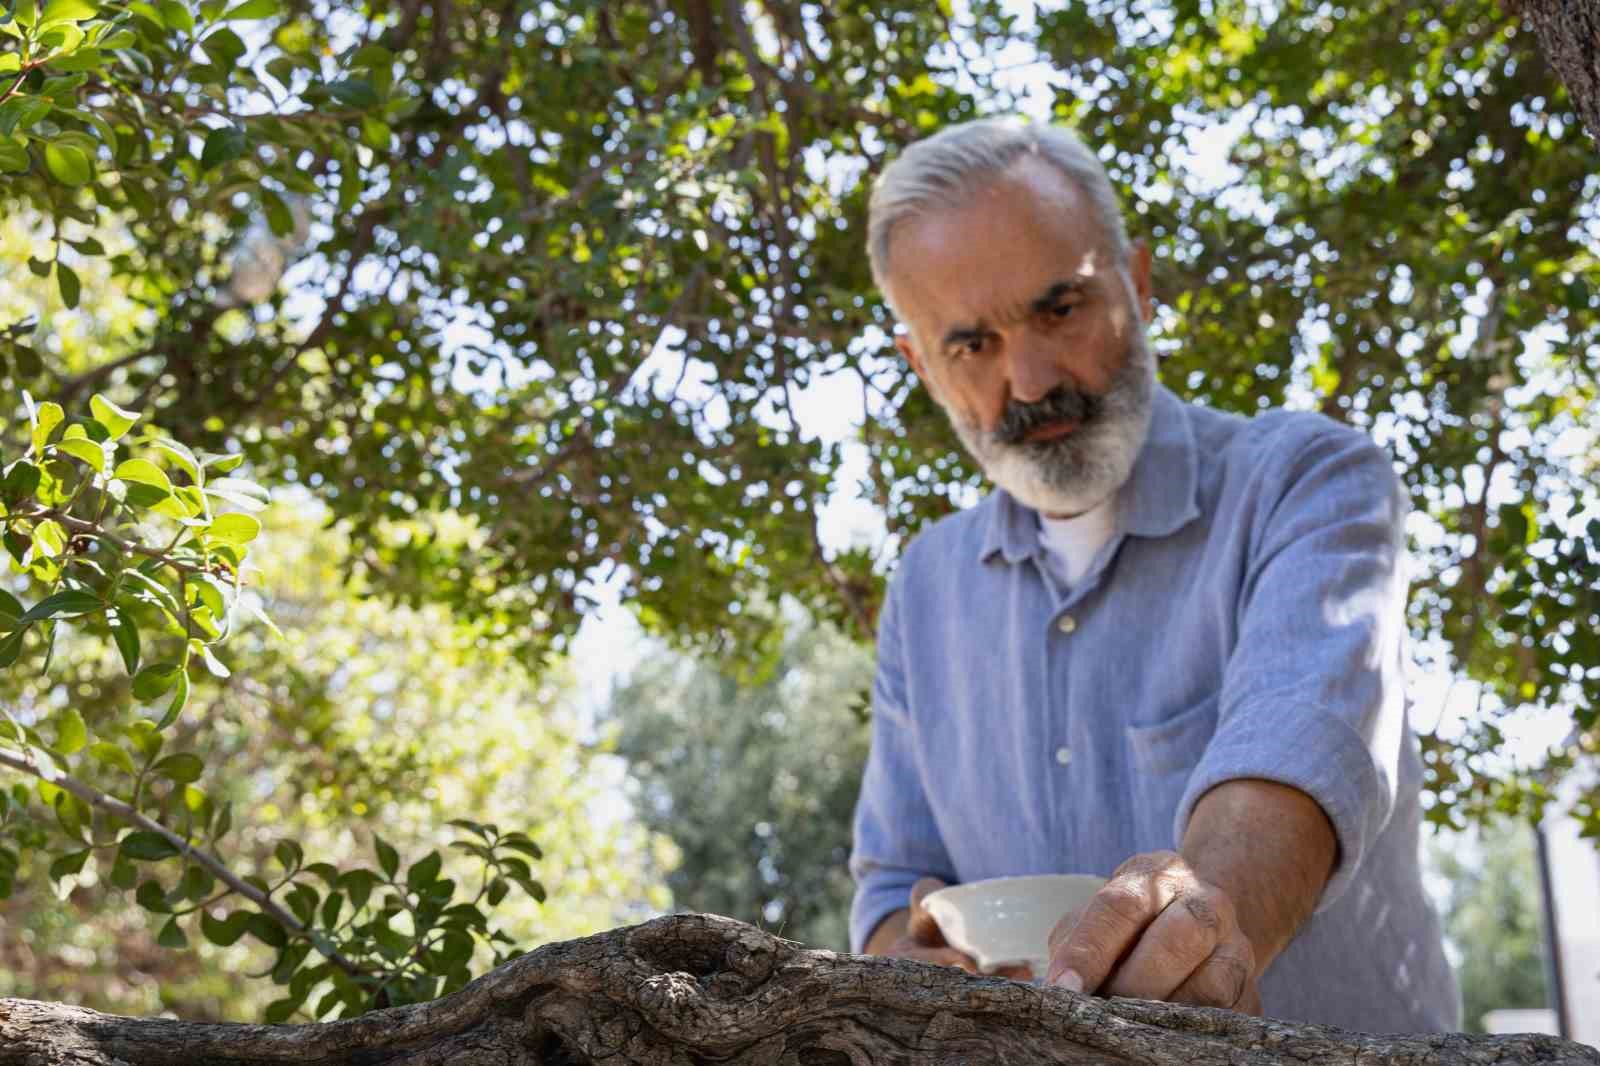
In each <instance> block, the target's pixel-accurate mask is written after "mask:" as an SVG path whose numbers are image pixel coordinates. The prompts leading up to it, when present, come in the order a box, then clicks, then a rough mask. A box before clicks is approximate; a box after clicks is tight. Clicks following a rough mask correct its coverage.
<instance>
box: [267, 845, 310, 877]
mask: <svg viewBox="0 0 1600 1066" xmlns="http://www.w3.org/2000/svg"><path fill="white" fill-rule="evenodd" d="M272 855H273V857H274V858H276V859H277V860H278V864H279V865H280V866H282V867H283V869H284V872H285V873H289V874H293V873H296V872H298V871H299V869H300V867H301V865H302V864H303V863H304V862H305V858H306V854H305V850H304V849H303V848H301V847H300V845H299V844H296V843H295V842H294V841H292V840H280V841H278V846H277V847H276V848H274V849H273V850H272Z"/></svg>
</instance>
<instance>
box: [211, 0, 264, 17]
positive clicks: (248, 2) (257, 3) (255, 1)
mask: <svg viewBox="0 0 1600 1066" xmlns="http://www.w3.org/2000/svg"><path fill="white" fill-rule="evenodd" d="M277 13H278V0H244V3H242V4H235V5H234V6H233V7H230V8H229V9H228V10H227V12H226V13H224V14H223V16H222V18H221V19H220V20H218V21H221V22H248V21H250V20H252V19H269V18H272V16H274V15H276V14H277Z"/></svg>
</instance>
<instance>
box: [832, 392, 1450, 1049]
mask: <svg viewBox="0 0 1600 1066" xmlns="http://www.w3.org/2000/svg"><path fill="white" fill-rule="evenodd" d="M1153 402H1154V408H1153V415H1152V420H1151V429H1150V436H1149V438H1148V440H1147V441H1146V444H1145V446H1144V449H1143V450H1142V451H1141V453H1140V455H1139V458H1138V461H1137V462H1136V464H1135V466H1134V470H1133V473H1132V475H1131V476H1130V478H1129V480H1128V482H1127V483H1126V484H1125V485H1124V486H1123V488H1122V490H1121V491H1120V492H1119V494H1118V498H1117V522H1116V532H1115V533H1114V534H1113V535H1112V537H1111V539H1110V541H1108V542H1107V543H1106V545H1105V546H1104V547H1103V548H1102V549H1101V550H1100V552H1099V554H1098V555H1097V556H1096V557H1095V559H1094V561H1093V562H1092V563H1091V564H1090V566H1089V570H1088V572H1087V573H1086V574H1085V575H1084V577H1083V578H1082V579H1081V580H1080V581H1079V582H1078V583H1077V584H1076V585H1075V586H1074V587H1072V588H1062V587H1060V586H1059V585H1057V583H1056V581H1055V579H1054V577H1053V576H1052V574H1051V572H1050V571H1049V569H1048V568H1047V567H1046V566H1045V565H1044V564H1045V559H1044V554H1043V548H1042V547H1041V545H1040V543H1039V531H1038V521H1037V515H1036V513H1035V512H1033V511H1032V510H1029V509H1028V508H1026V507H1024V506H1022V505H1021V504H1019V503H1017V502H1016V501H1015V500H1014V499H1012V498H1011V497H1010V496H1009V495H1008V494H1007V493H1005V492H1004V491H999V490H997V491H995V492H993V493H991V494H990V495H989V496H988V497H986V498H985V499H984V500H983V502H982V503H980V504H979V505H978V506H976V507H974V508H972V509H970V510H967V511H964V512H962V513H959V514H956V515H952V516H950V517H948V518H945V519H942V520H940V521H939V522H936V523H934V524H933V525H932V526H931V527H929V528H928V529H926V530H925V531H923V532H922V533H921V534H920V535H919V536H917V537H916V538H915V539H914V540H913V541H912V542H911V544H910V545H909V546H908V547H907V549H906V551H905V553H904V556H903V557H902V559H901V561H900V564H899V567H898V569H897V570H896V572H895V575H894V577H893V579H892V581H891V582H890V587H889V593H888V598H887V601H886V603H885V605H884V608H883V612H882V617H881V620H880V625H879V635H878V673H877V679H876V682H875V685H874V692H873V726H872V749H871V755H870V757H869V759H868V762H867V768H866V775H865V778H864V780H863V782H862V788H861V796H860V800H859V802H858V805H857V809H856V819H855V840H854V847H853V852H852V855H851V860H850V869H851V872H852V874H853V875H854V876H855V878H856V885H857V888H856V896H855V901H854V905H853V907H852V910H851V919H850V936H851V943H852V946H853V948H854V949H855V950H857V951H860V950H861V949H862V947H863V946H864V945H865V943H866V940H867V937H868V936H869V935H870V934H871V932H872V930H873V929H874V928H876V926H877V925H878V923H879V922H880V921H882V920H883V919H884V918H885V917H887V916H888V915H889V914H890V913H891V912H892V911H895V910H897V909H899V908H901V907H904V906H906V905H907V899H908V895H909V892H910V889H911V886H912V884H913V883H914V882H915V881H916V880H917V879H918V878H920V877H924V876H935V877H940V878H943V879H945V880H947V881H950V882H952V883H955V882H965V881H976V880H979V879H981V878H986V877H1000V876H1008V875H1015V874H1030V873H1054V872H1084V873H1095V874H1100V875H1102V876H1109V875H1110V874H1111V872H1112V871H1113V870H1114V869H1115V868H1116V867H1117V866H1118V865H1120V864H1121V863H1122V862H1123V861H1124V860H1125V859H1127V858H1128V857H1129V856H1131V855H1134V854H1137V853H1139V852H1146V851H1155V850H1161V849H1174V850H1175V849H1176V848H1177V847H1178V845H1179V844H1180V842H1181V841H1182V839H1183V834H1184V829H1185V827H1186V825H1187V824H1188V820H1189V817H1190V815H1191V814H1192V812H1193V810H1194V807H1195V804H1196V803H1197V802H1198V801H1199V799H1200V797H1201V796H1203V795H1204V794H1205V793H1206V791H1207V790H1208V789H1210V788H1212V787H1213V786H1215V785H1218V784H1221V783H1222V782H1224V781H1228V780H1232V779H1236V778H1265V779H1267V780H1271V781H1278V782H1281V783H1283V784H1286V785H1290V786H1293V787H1294V788H1297V789H1299V790H1301V791H1303V792H1305V793H1306V794H1307V795H1309V796H1311V797H1312V798H1313V799H1315V800H1316V801H1317V802H1318V803H1319V804H1320V805H1321V807H1322V809H1323V810H1324V811H1325V812H1326V813H1327V815H1328V818H1329V820H1330V821H1331V822H1332V824H1333V827H1334V830H1335V832H1336V833H1337V835H1338V841H1339V859H1338V863H1337V866H1336V868H1335V870H1334V873H1333V876H1332V878H1331V880H1330V881H1329V883H1328V884H1327V886H1326V888H1325V889H1324V890H1323V893H1322V896H1321V898H1320V900H1319V901H1318V904H1317V907H1316V910H1315V913H1314V914H1313V916H1312V917H1311V919H1310V920H1309V921H1308V922H1307V923H1306V925H1305V926H1304V927H1303V928H1302V929H1301V931H1300V933H1299V934H1298V935H1297V936H1296V937H1295V939H1294V940H1293V941H1292V942H1291V943H1290V944H1289V946H1288V947H1287V948H1286V949H1285V950H1284V951H1283V952H1282V954H1280V955H1279V956H1278V958H1277V959H1276V960H1274V961H1273V963H1272V965H1271V966H1270V967H1269V968H1268V970H1267V971H1266V973H1265V975H1264V976H1263V977H1262V981H1261V997H1262V1003H1263V1006H1264V1009H1265V1011H1266V1013H1267V1014H1268V1015H1269V1016H1272V1017H1278V1018H1285V1019H1296V1020H1303V1021H1310V1022H1321V1023H1325V1024H1332V1025H1340V1026H1344V1027H1346V1028H1350V1029H1357V1030H1362V1031H1366V1032H1427V1031H1444V1030H1449V1029H1453V1028H1454V1027H1455V1026H1456V1024H1457V1017H1458V1015H1459V1013H1460V1007H1459V995H1458V992H1457V989H1456V983H1455V978H1454V975H1453V974H1452V972H1451V969H1450V966H1449V963H1448V961H1447V960H1446V958H1445V955H1444V950H1443V943H1442V938H1441V934H1440V928H1439V923H1438V919H1437V917H1436V915H1435V914H1434V911H1433V908H1432V906H1431V905H1430V904H1429V902H1428V899H1427V897H1426V896H1425V895H1424V892H1423V888H1422V883H1421V875H1420V870H1419V861H1418V829H1419V824H1420V815H1421V812H1420V806H1419V802H1418V790H1419V785H1420V781H1421V769H1422V767H1421V761H1420V759H1419V757H1418V751H1417V743H1416V738H1415V737H1414V735H1413V734H1412V732H1411V729H1410V726H1409V724H1408V722H1407V714H1406V704H1405V697H1404V684H1403V679H1402V674H1401V669H1402V666H1401V663H1402V659H1401V656H1402V641H1403V638H1404V633H1405V592H1406V578H1405V574H1404V547H1403V543H1404V542H1403V535H1402V523H1403V519H1404V516H1405V511H1406V504H1405V498H1404V495H1403V492H1402V490H1401V488H1400V486H1399V483H1398V481H1397V479H1396V478H1395V476H1394V471H1393V469H1392V468H1391V465H1390V461H1389V459H1388V457H1387V456H1386V455H1385V454H1384V452H1383V451H1382V450H1381V449H1379V448H1378V447H1377V446H1376V445H1375V444H1373V442H1372V441H1371V440H1369V439H1368V438H1367V437H1366V436H1364V435H1363V434H1361V433H1359V432H1356V431H1354V430H1352V429H1349V428H1347V427H1344V426H1341V425H1339V424H1338V423H1336V422H1334V421H1332V420H1330V419H1327V418H1324V417H1322V416H1320V415H1314V414H1306V413H1293V412H1287V411H1271V412H1268V413H1264V414H1261V415H1258V416H1256V417H1255V418H1250V419H1246V418H1241V417H1239V416H1236V415H1232V414H1225V413H1222V412H1218V411H1215V410H1212V409H1209V408H1204V407H1199V406H1195V405H1191V404H1185V403H1183V402H1181V401H1180V400H1178V398H1177V397H1176V396H1174V395H1173V394H1172V393H1171V392H1169V391H1168V390H1167V389H1165V388H1162V387H1158V388H1157V390H1156V395H1155V397H1154V401H1153Z"/></svg>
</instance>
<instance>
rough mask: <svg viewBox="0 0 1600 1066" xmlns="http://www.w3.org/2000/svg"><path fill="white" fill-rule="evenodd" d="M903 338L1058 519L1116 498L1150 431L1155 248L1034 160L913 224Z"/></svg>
mask: <svg viewBox="0 0 1600 1066" xmlns="http://www.w3.org/2000/svg"><path fill="white" fill-rule="evenodd" d="M890 257H891V268H890V276H889V279H888V283H889V284H888V287H889V289H890V290H891V296H892V297H893V299H894V301H895V303H896V305H897V307H898V308H899V311H900V314H901V316H902V318H903V320H904V322H905V325H906V328H907V335H906V336H902V337H898V338H896V344H897V345H898V346H899V348H900V351H901V352H902V353H903V354H904V355H905V357H906V359H907V360H908V361H909V362H910V363H911V366H912V368H913V369H915V370H916V372H917V376H918V377H920V378H921V379H922V381H923V384H924V385H926V386H927V388H928V389H929V391H930V392H931V393H932V394H933V397H934V399H935V400H936V401H938V403H939V405H940V406H941V407H943V408H944V409H945V412H946V413H947V414H948V415H949V416H950V420H951V423H952V425H954V427H955V429H956V433H957V434H958V435H959V436H960V437H961V440H962V443H963V444H965V445H966V447H967V450H968V451H970V452H971V453H972V455H973V457H974V458H976V459H977V460H978V463H979V464H980V465H981V466H982V467H983V470H984V472H985V473H986V474H987V475H988V476H989V479H990V480H991V481H993V482H994V483H995V484H997V485H999V486H1000V487H1002V488H1004V489H1006V490H1007V491H1008V492H1010V493H1011V494H1012V495H1013V496H1015V497H1016V498H1017V499H1018V500H1020V501H1021V502H1022V503H1024V504H1026V505H1027V506H1030V507H1033V508H1035V509H1037V510H1040V511H1043V512H1045V513H1046V514H1053V515H1054V514H1077V513H1080V512H1082V511H1085V510H1088V509H1089V508H1091V507H1093V506H1094V505H1095V504H1097V503H1099V502H1101V501H1102V500H1104V499H1106V498H1107V497H1108V496H1110V495H1111V494H1112V493H1113V492H1115V491H1116V490H1117V488H1118V486H1120V485H1121V484H1122V483H1123V482H1124V481H1125V480H1126V479H1127V477H1128V474H1129V472H1131V470H1132V469H1133V462H1134V460H1135V459H1136V458H1137V456H1138V452H1139V449H1140V447H1142V446H1143V443H1144V437H1145V433H1146V431H1147V429H1148V427H1149V418H1150V397H1151V392H1152V390H1153V387H1154V373H1155V361H1154V359H1153V357H1152V354H1151V352H1150V349H1149V346H1148V343H1147V340H1146V337H1145V323H1146V322H1147V321H1148V320H1149V317H1150V253H1149V250H1148V248H1146V247H1145V246H1144V245H1143V244H1142V243H1140V244H1136V245H1134V247H1133V248H1132V249H1131V250H1130V251H1129V252H1128V253H1127V255H1126V256H1125V257H1123V256H1118V255H1117V254H1116V252H1115V250H1114V245H1113V243H1112V239H1111V237H1110V236H1109V235H1108V234H1106V233H1104V232H1103V231H1102V229H1101V227H1100V225H1099V223H1098V222H1097V221H1096V220H1095V218H1094V217H1093V215H1092V214H1091V212H1090V210H1089V206H1088V201H1087V197H1085V196H1084V195H1083V193H1082V192H1080V191H1079V190H1078V188H1077V186H1076V185H1075V184H1074V183H1073V182H1072V181H1071V179H1069V178H1067V177H1066V176H1065V175H1063V174H1061V173H1060V171H1058V170H1056V169H1055V168H1054V167H1052V166H1051V165H1050V164H1049V163H1047V162H1044V161H1042V160H1039V159H1036V158H1031V157H1030V158H1027V159H1025V160H1023V161H1022V162H1020V163H1018V164H1017V165H1016V166H1014V167H1013V168H1011V170H1009V171H1008V172H1007V173H1006V174H1005V175H1004V176H1002V177H1000V178H997V179H995V180H993V181H991V182H988V183H986V184H985V185H982V186H980V187H979V188H978V189H977V191H976V192H975V193H974V194H973V195H972V196H971V197H970V199H969V200H968V201H967V202H966V203H965V204H963V205H962V206H960V207H958V208H955V209H947V210H943V211H933V212H929V213H928V214H927V215H925V216H923V217H921V218H918V219H915V220H913V221H910V222H907V223H904V224H902V225H901V226H899V227H897V228H896V230H895V232H894V238H893V242H892V245H891V250H890Z"/></svg>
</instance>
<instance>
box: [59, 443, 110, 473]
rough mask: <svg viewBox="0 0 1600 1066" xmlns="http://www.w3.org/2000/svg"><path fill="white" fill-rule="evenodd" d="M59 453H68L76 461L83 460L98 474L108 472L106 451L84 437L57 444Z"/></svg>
mask: <svg viewBox="0 0 1600 1066" xmlns="http://www.w3.org/2000/svg"><path fill="white" fill-rule="evenodd" d="M56 448H57V450H59V451H63V452H66V453H67V454H68V455H70V456H72V457H73V458H74V459H81V460H83V461H84V462H85V463H88V464H89V468H90V469H91V470H93V471H94V472H95V473H97V474H103V473H105V472H106V450H105V448H103V447H102V446H101V445H99V444H98V443H96V442H95V441H92V440H89V439H87V438H84V437H74V438H72V439H71V440H62V441H57V442H56Z"/></svg>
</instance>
